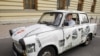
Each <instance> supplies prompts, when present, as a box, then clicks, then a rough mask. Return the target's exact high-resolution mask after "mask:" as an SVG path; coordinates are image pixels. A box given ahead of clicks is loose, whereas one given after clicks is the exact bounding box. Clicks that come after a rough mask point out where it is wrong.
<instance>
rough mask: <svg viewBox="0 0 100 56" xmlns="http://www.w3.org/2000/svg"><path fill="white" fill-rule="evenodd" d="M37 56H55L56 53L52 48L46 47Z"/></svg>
mask: <svg viewBox="0 0 100 56" xmlns="http://www.w3.org/2000/svg"><path fill="white" fill-rule="evenodd" d="M38 56H56V52H55V50H54V48H52V47H46V48H43V49H42V50H41V51H40V52H39V54H38Z"/></svg>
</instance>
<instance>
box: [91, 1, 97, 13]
mask: <svg viewBox="0 0 100 56" xmlns="http://www.w3.org/2000/svg"><path fill="white" fill-rule="evenodd" d="M95 6H96V0H93V3H92V6H91V12H94V11H95Z"/></svg>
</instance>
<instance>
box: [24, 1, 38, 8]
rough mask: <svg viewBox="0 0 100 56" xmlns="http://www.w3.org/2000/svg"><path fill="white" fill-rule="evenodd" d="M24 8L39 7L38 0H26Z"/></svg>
mask: <svg viewBox="0 0 100 56" xmlns="http://www.w3.org/2000/svg"><path fill="white" fill-rule="evenodd" d="M24 9H37V0H24Z"/></svg>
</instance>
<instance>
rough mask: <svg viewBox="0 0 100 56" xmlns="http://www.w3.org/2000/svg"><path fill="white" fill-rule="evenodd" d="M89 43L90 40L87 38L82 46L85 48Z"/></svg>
mask: <svg viewBox="0 0 100 56" xmlns="http://www.w3.org/2000/svg"><path fill="white" fill-rule="evenodd" d="M90 42H91V39H90V37H89V36H87V39H86V41H85V42H84V43H83V45H84V46H87V45H89V44H90Z"/></svg>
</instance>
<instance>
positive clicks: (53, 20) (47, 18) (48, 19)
mask: <svg viewBox="0 0 100 56" xmlns="http://www.w3.org/2000/svg"><path fill="white" fill-rule="evenodd" d="M62 15H63V14H62V13H60V12H47V13H44V14H43V15H42V17H41V18H40V20H39V23H40V24H47V25H54V26H59V24H60V22H61V18H62Z"/></svg>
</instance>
